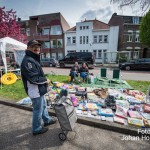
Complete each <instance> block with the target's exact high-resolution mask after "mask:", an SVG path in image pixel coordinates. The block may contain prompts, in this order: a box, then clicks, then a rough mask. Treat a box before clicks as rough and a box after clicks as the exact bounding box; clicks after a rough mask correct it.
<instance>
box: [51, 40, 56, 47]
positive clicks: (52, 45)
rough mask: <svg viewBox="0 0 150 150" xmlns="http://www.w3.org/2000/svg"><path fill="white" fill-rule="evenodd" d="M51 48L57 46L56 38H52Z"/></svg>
mask: <svg viewBox="0 0 150 150" xmlns="http://www.w3.org/2000/svg"><path fill="white" fill-rule="evenodd" d="M51 48H56V40H51Z"/></svg>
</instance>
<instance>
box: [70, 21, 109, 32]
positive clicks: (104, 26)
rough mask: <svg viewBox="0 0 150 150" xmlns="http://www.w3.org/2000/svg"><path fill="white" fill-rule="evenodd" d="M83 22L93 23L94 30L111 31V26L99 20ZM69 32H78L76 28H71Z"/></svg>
mask: <svg viewBox="0 0 150 150" xmlns="http://www.w3.org/2000/svg"><path fill="white" fill-rule="evenodd" d="M83 22H93V30H98V29H109V25H108V24H106V23H104V22H101V21H99V20H97V19H95V20H85V21H83ZM67 31H76V26H74V27H72V28H70V29H69V30H67Z"/></svg>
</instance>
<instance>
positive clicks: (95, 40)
mask: <svg viewBox="0 0 150 150" xmlns="http://www.w3.org/2000/svg"><path fill="white" fill-rule="evenodd" d="M93 43H97V35H94V39H93Z"/></svg>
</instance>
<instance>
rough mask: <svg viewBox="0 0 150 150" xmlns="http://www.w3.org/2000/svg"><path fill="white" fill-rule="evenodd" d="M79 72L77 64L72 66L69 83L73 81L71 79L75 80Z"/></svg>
mask: <svg viewBox="0 0 150 150" xmlns="http://www.w3.org/2000/svg"><path fill="white" fill-rule="evenodd" d="M79 71H80V69H79V65H78V62H75V64H74V66H73V67H72V68H71V70H70V76H71V82H72V81H73V79H76V77H77V76H78V73H79Z"/></svg>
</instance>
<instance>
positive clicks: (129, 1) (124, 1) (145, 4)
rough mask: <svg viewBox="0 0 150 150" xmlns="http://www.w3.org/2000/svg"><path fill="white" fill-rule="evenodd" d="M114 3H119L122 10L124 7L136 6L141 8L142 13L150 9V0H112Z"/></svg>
mask: <svg viewBox="0 0 150 150" xmlns="http://www.w3.org/2000/svg"><path fill="white" fill-rule="evenodd" d="M110 1H111V2H112V3H118V4H119V6H120V8H122V7H124V6H131V7H134V6H136V5H139V6H140V10H141V11H142V12H146V10H149V9H150V0H110Z"/></svg>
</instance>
